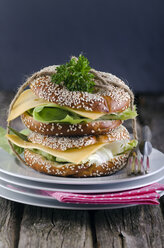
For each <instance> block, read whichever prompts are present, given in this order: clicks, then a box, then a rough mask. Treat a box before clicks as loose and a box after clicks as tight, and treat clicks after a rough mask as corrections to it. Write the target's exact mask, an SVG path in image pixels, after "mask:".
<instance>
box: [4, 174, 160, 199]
mask: <svg viewBox="0 0 164 248" xmlns="http://www.w3.org/2000/svg"><path fill="white" fill-rule="evenodd" d="M158 182H159V183H164V177H162V179H159V181H158ZM0 186H1V187H3V188H5V189H8V190H10V191H12V192H16V193H22V194H23V195H25V196H35V197H39V198H42V199H52V197H51V196H48V195H45V194H43V192H42V190H40V189H39V190H38V189H33V188H27V187H25V186H19V185H17V184H15V183H11V182H10V183H9V182H7V181H4V180H1V179H0Z"/></svg>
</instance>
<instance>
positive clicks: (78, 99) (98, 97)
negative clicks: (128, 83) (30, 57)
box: [30, 76, 130, 113]
mask: <svg viewBox="0 0 164 248" xmlns="http://www.w3.org/2000/svg"><path fill="white" fill-rule="evenodd" d="M30 88H31V90H32V91H33V92H34V94H35V95H36V96H38V97H39V98H42V99H45V100H47V101H49V102H53V103H56V104H58V105H60V106H66V107H70V108H73V109H78V110H86V111H94V112H102V113H114V112H122V111H123V110H125V109H126V108H128V107H129V104H130V96H129V94H128V93H127V92H126V91H125V90H124V89H121V88H118V87H115V86H111V90H110V91H107V90H102V89H101V90H98V91H97V92H96V93H93V94H92V93H88V92H79V91H69V90H68V89H66V88H65V87H64V86H61V85H57V84H55V83H52V82H51V77H50V76H41V77H38V78H36V79H35V80H34V81H33V82H32V83H31V84H30Z"/></svg>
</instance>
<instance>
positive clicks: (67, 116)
mask: <svg viewBox="0 0 164 248" xmlns="http://www.w3.org/2000/svg"><path fill="white" fill-rule="evenodd" d="M28 113H29V114H30V115H31V116H33V118H34V119H35V120H36V121H39V122H43V123H51V122H54V123H70V124H79V123H82V122H85V123H88V122H90V121H92V120H91V119H88V118H85V117H83V116H80V115H78V114H76V113H73V112H71V111H69V110H68V109H67V108H65V107H62V106H59V105H57V104H54V103H50V104H47V105H43V106H38V107H35V108H34V109H30V110H29V111H28ZM136 116H137V112H136V109H134V111H132V110H131V109H130V108H128V109H126V110H124V111H123V112H122V113H112V114H107V115H104V116H102V117H101V118H99V119H98V120H127V119H133V118H135V117H136Z"/></svg>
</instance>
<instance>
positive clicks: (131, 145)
mask: <svg viewBox="0 0 164 248" xmlns="http://www.w3.org/2000/svg"><path fill="white" fill-rule="evenodd" d="M137 144H138V141H137V140H135V139H134V140H130V141H129V142H128V143H127V144H126V145H125V146H124V147H123V151H124V152H127V151H130V150H132V149H133V148H135V147H136V146H137Z"/></svg>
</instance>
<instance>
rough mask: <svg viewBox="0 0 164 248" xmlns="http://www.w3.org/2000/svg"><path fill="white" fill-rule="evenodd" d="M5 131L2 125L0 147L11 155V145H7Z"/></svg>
mask: <svg viewBox="0 0 164 248" xmlns="http://www.w3.org/2000/svg"><path fill="white" fill-rule="evenodd" d="M6 133H7V131H6V129H4V128H3V127H0V147H1V148H2V149H3V150H5V151H6V152H8V153H9V154H12V155H13V151H12V149H11V147H10V146H9V143H8V140H7V138H6V137H5V135H6Z"/></svg>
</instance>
